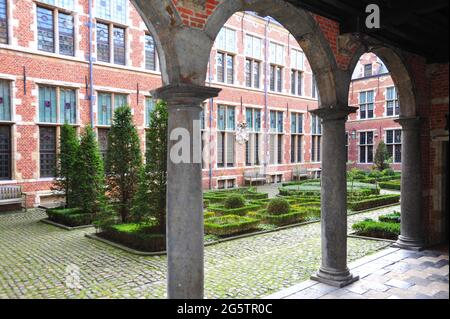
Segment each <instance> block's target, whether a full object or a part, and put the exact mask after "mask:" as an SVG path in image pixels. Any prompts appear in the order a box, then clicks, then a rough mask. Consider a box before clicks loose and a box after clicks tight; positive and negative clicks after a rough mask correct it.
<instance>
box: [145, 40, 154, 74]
mask: <svg viewBox="0 0 450 319" xmlns="http://www.w3.org/2000/svg"><path fill="white" fill-rule="evenodd" d="M145 68H146V69H147V70H153V71H155V70H156V47H155V40H154V38H153V36H151V35H150V34H146V35H145Z"/></svg>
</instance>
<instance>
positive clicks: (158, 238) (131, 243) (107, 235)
mask: <svg viewBox="0 0 450 319" xmlns="http://www.w3.org/2000/svg"><path fill="white" fill-rule="evenodd" d="M96 236H98V237H100V238H104V239H107V240H110V241H112V242H114V243H118V244H120V245H123V246H125V247H129V248H132V249H135V250H138V251H143V252H160V251H164V250H165V249H166V236H165V234H159V233H156V232H155V230H154V228H153V227H149V226H143V225H140V224H118V225H114V226H109V227H106V228H105V229H103V230H102V231H101V232H99V233H97V234H96Z"/></svg>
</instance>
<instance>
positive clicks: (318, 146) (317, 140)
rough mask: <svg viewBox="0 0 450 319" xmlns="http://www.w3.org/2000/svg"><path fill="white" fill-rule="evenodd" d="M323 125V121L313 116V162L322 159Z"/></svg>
mask: <svg viewBox="0 0 450 319" xmlns="http://www.w3.org/2000/svg"><path fill="white" fill-rule="evenodd" d="M321 158H322V123H321V119H320V118H319V117H318V116H317V115H314V114H311V162H320V161H321V160H322V159H321Z"/></svg>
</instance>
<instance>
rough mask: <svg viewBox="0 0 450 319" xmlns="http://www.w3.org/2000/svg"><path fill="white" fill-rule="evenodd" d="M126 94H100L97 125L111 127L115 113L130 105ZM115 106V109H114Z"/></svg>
mask: <svg viewBox="0 0 450 319" xmlns="http://www.w3.org/2000/svg"><path fill="white" fill-rule="evenodd" d="M127 100H128V96H127V95H126V94H117V93H107V92H98V98H97V117H98V120H97V123H98V125H111V121H112V118H113V116H114V111H115V110H116V109H117V108H118V107H121V106H125V105H128V102H127ZM113 105H114V108H113V107H112V106H113Z"/></svg>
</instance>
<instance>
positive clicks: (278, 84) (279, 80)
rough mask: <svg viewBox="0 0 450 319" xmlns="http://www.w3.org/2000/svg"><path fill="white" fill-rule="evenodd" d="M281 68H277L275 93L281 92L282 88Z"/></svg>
mask: <svg viewBox="0 0 450 319" xmlns="http://www.w3.org/2000/svg"><path fill="white" fill-rule="evenodd" d="M282 80H283V79H282V73H281V68H279V67H277V91H278V92H281V91H282V88H283V82H282Z"/></svg>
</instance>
